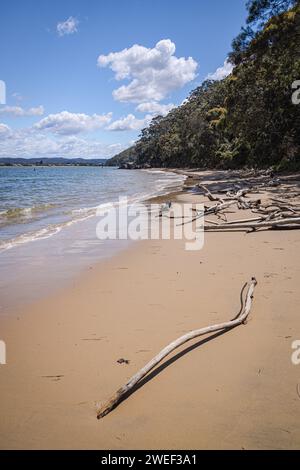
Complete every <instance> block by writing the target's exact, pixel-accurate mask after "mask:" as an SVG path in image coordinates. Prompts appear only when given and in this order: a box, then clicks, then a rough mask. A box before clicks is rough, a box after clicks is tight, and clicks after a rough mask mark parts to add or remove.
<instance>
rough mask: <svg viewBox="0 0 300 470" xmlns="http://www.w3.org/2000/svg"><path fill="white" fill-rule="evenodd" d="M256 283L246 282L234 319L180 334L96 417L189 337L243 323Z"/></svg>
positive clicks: (104, 406) (125, 393)
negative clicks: (240, 308)
mask: <svg viewBox="0 0 300 470" xmlns="http://www.w3.org/2000/svg"><path fill="white" fill-rule="evenodd" d="M256 284H257V281H256V279H255V278H254V277H253V278H252V279H251V281H250V282H249V284H248V291H247V295H246V300H245V304H244V306H243V309H242V311H241V313H240V315H239V316H238V317H237V318H236V319H234V320H231V321H228V322H225V323H220V324H218V325H211V326H208V327H206V328H201V329H199V330H194V331H190V332H189V333H187V334H185V335H183V336H181V337H180V338H178V339H176V340H175V341H173V342H172V343H170V344H169V345H168V346H166V347H165V348H164V349H163V350H162V351H160V352H159V353H158V354H157V355H156V356H155V357H154V358H153V359H152V360H151V361H150V362H148V364H146V365H145V366H144V367H143V368H142V369H141V370H139V372H137V373H136V374H135V375H134V376H133V377H131V379H130V380H129V381H128V382H127V383H126V384H125V385H124V386H123V387H121V388H120V389H119V390H118V391H117V392H116V393H115V394H114V395H113V397H112V398H111V399H110V400H109V401H108V402H107V403H106V404H104V405H103V406H102V407H101V408H99V409H98V411H97V418H98V419H100V418H103V417H104V416H106V415H107V414H108V413H110V412H111V411H112V410H113V409H114V408H115V407H116V406H117V405H118V404H119V403H120V402H121V401H122V400H123V399H124V397H126V396H127V395H128V393H129V392H130V391H131V390H132V389H133V388H134V387H135V386H136V385H137V384H138V383H139V382H140V380H141V379H142V378H143V377H145V375H146V374H148V373H149V372H150V371H151V370H152V369H153V368H154V367H155V366H157V364H159V363H160V362H161V361H162V360H163V359H164V358H165V357H166V356H168V355H169V354H170V353H171V352H172V351H174V350H175V349H176V348H178V347H179V346H182V345H183V344H185V343H186V342H187V341H190V340H191V339H194V338H197V337H199V336H202V335H205V334H207V333H213V332H215V331H220V330H227V329H231V328H234V327H235V326H238V325H241V324H242V323H244V322H245V321H246V319H247V317H248V315H249V313H250V309H251V305H252V299H253V293H254V289H255V286H256Z"/></svg>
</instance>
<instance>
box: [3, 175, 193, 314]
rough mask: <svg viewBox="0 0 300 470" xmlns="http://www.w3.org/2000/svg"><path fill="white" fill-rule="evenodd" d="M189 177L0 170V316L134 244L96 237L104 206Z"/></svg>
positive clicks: (157, 191) (140, 197)
mask: <svg viewBox="0 0 300 470" xmlns="http://www.w3.org/2000/svg"><path fill="white" fill-rule="evenodd" d="M183 180H184V177H182V176H180V175H177V174H174V173H165V172H159V171H126V170H118V169H115V168H101V167H27V168H26V167H5V168H0V314H1V313H2V314H3V313H5V312H6V311H7V308H11V307H12V306H14V305H17V304H20V303H22V304H23V303H26V302H28V301H31V300H34V299H36V298H38V297H40V296H43V295H45V294H47V293H49V292H51V290H53V289H55V288H56V287H58V286H62V285H64V283H66V282H68V281H70V279H72V278H73V277H74V276H76V275H77V274H78V273H79V272H80V270H82V269H84V268H88V267H89V266H90V265H91V264H92V263H93V262H95V261H98V260H99V259H102V258H105V257H107V256H111V255H113V254H115V253H116V252H118V250H120V249H123V248H124V247H126V246H128V243H129V241H127V240H105V241H101V240H99V239H98V238H97V236H96V225H97V222H98V220H99V218H98V217H97V208H99V207H105V206H106V205H107V204H108V203H115V204H117V202H118V200H119V197H120V196H121V197H124V196H127V198H128V200H129V201H143V200H145V199H147V198H149V197H150V196H154V195H159V194H166V193H168V192H171V191H172V190H175V189H178V187H180V186H181V185H182V183H183Z"/></svg>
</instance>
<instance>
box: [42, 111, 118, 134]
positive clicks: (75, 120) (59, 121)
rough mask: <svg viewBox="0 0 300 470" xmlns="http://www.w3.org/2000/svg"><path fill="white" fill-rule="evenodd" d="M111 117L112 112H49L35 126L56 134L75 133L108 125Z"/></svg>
mask: <svg viewBox="0 0 300 470" xmlns="http://www.w3.org/2000/svg"><path fill="white" fill-rule="evenodd" d="M111 118H112V113H108V114H102V115H99V114H93V115H91V116H89V115H88V114H83V113H70V112H68V111H62V112H61V113H57V114H49V116H47V117H45V118H44V119H42V120H41V121H39V122H37V123H36V124H35V126H34V127H35V128H36V129H39V130H44V131H45V130H46V131H50V132H53V133H54V134H59V135H74V134H79V133H81V132H88V131H93V130H96V129H99V128H100V127H103V126H104V125H107V124H108V123H109V122H110V121H111Z"/></svg>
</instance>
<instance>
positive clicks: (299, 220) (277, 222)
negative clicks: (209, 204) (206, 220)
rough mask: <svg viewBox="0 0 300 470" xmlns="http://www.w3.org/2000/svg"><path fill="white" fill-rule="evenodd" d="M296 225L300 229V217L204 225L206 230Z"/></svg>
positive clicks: (254, 228) (255, 228)
mask: <svg viewBox="0 0 300 470" xmlns="http://www.w3.org/2000/svg"><path fill="white" fill-rule="evenodd" d="M290 225H294V226H295V227H300V217H297V218H296V217H295V218H289V219H278V220H272V221H269V222H255V223H249V222H247V223H234V222H231V223H225V224H218V225H207V224H206V225H204V230H226V229H232V228H239V229H246V228H248V229H253V230H257V229H260V228H266V227H279V226H280V227H283V228H284V226H290Z"/></svg>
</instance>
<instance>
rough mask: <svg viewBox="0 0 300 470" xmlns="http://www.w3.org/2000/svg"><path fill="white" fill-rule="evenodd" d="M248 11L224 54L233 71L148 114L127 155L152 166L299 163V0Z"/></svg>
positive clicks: (267, 1) (253, 3)
mask: <svg viewBox="0 0 300 470" xmlns="http://www.w3.org/2000/svg"><path fill="white" fill-rule="evenodd" d="M247 8H248V17H247V19H246V26H245V27H244V28H243V29H242V31H241V33H240V35H239V36H238V37H237V38H235V39H234V41H233V43H232V51H231V52H230V54H229V58H230V60H231V62H232V63H233V65H234V69H233V72H232V73H231V74H230V75H229V76H228V77H227V78H225V79H224V80H221V81H205V82H204V83H202V84H201V86H199V87H198V88H196V89H195V90H194V91H192V92H191V94H190V95H189V97H188V98H187V100H186V101H185V103H184V104H183V105H181V106H179V107H178V108H175V109H173V110H171V111H170V112H169V113H168V114H167V116H165V117H162V116H158V117H156V118H154V119H153V120H152V122H151V123H150V125H149V126H148V127H147V128H146V129H143V130H142V132H141V135H140V138H139V140H138V142H137V143H136V145H135V146H134V148H132V149H131V150H130V151H129V152H127V154H126V155H127V157H128V155H130V154H131V153H133V154H134V158H135V161H136V162H137V164H138V165H145V164H150V165H151V166H153V167H202V168H208V167H210V168H212V167H223V168H225V167H226V168H228V167H240V166H244V165H247V166H252V167H265V166H270V165H273V166H274V167H276V168H294V167H296V166H299V160H300V158H299V153H300V132H299V129H300V105H295V104H293V102H292V93H293V90H292V84H293V83H294V82H295V81H296V80H300V54H299V44H300V6H299V1H298V2H297V1H294V0H250V1H248V3H247Z"/></svg>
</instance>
